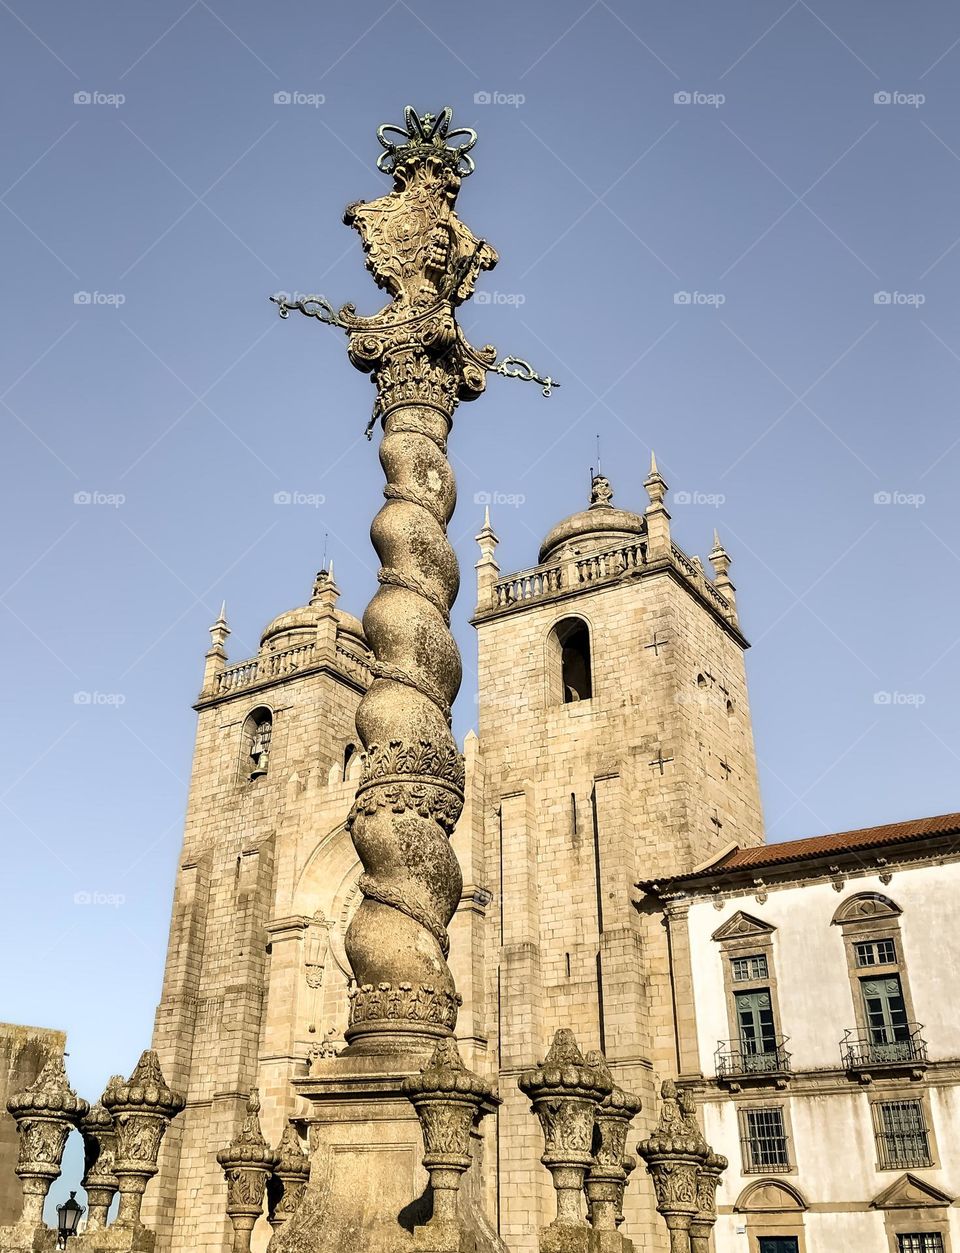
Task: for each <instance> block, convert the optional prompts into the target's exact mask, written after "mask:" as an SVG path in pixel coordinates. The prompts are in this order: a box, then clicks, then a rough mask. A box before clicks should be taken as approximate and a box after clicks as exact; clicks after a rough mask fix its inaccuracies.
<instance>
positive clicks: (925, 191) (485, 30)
mask: <svg viewBox="0 0 960 1253" xmlns="http://www.w3.org/2000/svg"><path fill="white" fill-rule="evenodd" d="M181 4H182V7H181ZM181 4H176V5H171V4H161V3H159V2H157V0H127V2H126V3H123V4H121V3H116V2H108V0H88V2H87V3H84V4H82V5H78V4H75V3H66V2H61V0H49V2H47V0H44V2H42V3H37V4H32V5H28V4H27V3H26V0H9V2H6V0H0V47H2V56H3V62H4V66H3V73H2V74H0V92H2V95H3V101H4V106H5V117H6V125H5V126H4V128H3V135H2V139H0V143H2V146H3V160H2V174H0V183H2V188H3V191H2V199H0V224H2V235H0V239H2V247H3V282H2V288H3V295H2V310H3V325H2V340H0V342H2V351H3V364H2V376H0V394H2V397H3V399H2V407H0V414H2V418H3V423H4V432H5V435H4V441H5V445H4V461H5V463H6V466H7V470H8V480H7V487H6V490H5V491H4V493H3V495H2V505H3V510H4V515H5V527H4V535H5V543H4V545H3V550H2V563H3V573H2V587H3V589H4V590H3V593H2V608H3V612H2V614H0V622H2V624H3V630H4V645H5V647H4V656H5V658H6V661H7V665H6V667H5V670H6V673H5V679H4V687H5V695H6V697H7V701H6V709H7V713H6V718H5V720H6V731H7V734H6V736H5V737H4V744H5V748H4V766H5V769H4V776H5V777H4V781H3V788H2V791H3V795H2V803H3V808H2V810H0V813H2V816H3V821H4V832H5V842H4V858H5V860H4V865H5V868H6V872H7V875H6V882H7V884H8V890H7V892H6V895H5V899H4V907H3V910H2V912H0V927H2V929H3V951H4V952H5V954H6V956H7V960H6V961H5V962H4V963H3V970H2V975H0V978H2V997H0V1017H3V1018H6V1019H9V1020H13V1021H20V1022H27V1023H37V1024H45V1025H55V1026H60V1027H64V1028H66V1029H67V1030H68V1032H69V1037H70V1043H69V1048H70V1054H71V1057H70V1063H69V1069H70V1074H71V1076H72V1078H73V1080H74V1081H75V1083H76V1085H77V1086H78V1087H79V1088H80V1089H81V1090H82V1091H83V1092H84V1093H85V1094H86V1095H87V1096H89V1097H90V1098H91V1099H92V1098H94V1097H95V1096H96V1095H97V1094H98V1093H99V1092H100V1091H101V1089H102V1086H103V1083H104V1081H105V1079H106V1078H107V1077H108V1075H109V1074H110V1073H111V1072H113V1071H117V1070H122V1071H123V1072H125V1073H126V1072H129V1070H130V1068H131V1067H132V1065H133V1063H134V1062H135V1060H136V1057H137V1055H138V1053H139V1050H140V1049H141V1048H142V1047H143V1046H144V1045H145V1044H146V1043H147V1042H148V1040H149V1036H150V1030H151V1023H152V1014H153V1008H154V1005H155V1003H156V1001H157V998H158V993H159V988H160V979H161V973H162V965H163V957H164V948H165V943H166V931H167V923H168V916H169V909H170V903H171V893H172V886H173V877H174V870H175V866H176V862H177V855H178V848H179V843H180V838H181V824H182V818H183V811H184V804H185V799H186V789H187V776H188V769H189V764H190V755H191V750H192V739H193V725H194V714H193V712H192V710H191V708H190V705H191V702H192V700H193V699H194V698H195V696H196V693H197V690H198V687H199V681H200V675H201V669H202V657H203V652H204V649H205V648H206V647H207V642H208V636H207V627H208V625H209V624H210V623H211V622H212V620H213V619H214V617H215V616H216V612H217V609H218V607H219V604H220V601H221V599H222V598H223V597H226V599H227V603H228V607H229V613H230V622H231V626H232V628H233V635H232V637H231V640H230V649H231V657H233V658H234V659H236V660H239V659H241V658H243V657H245V656H249V655H250V654H251V653H253V652H254V651H255V648H256V643H257V639H258V634H259V631H260V629H261V628H262V626H263V625H264V623H265V622H266V621H267V620H268V619H269V618H270V617H272V616H273V615H274V614H275V613H277V612H279V611H280V610H283V609H286V608H289V607H291V606H293V605H296V604H300V603H302V602H303V601H304V600H305V599H306V597H307V596H308V594H309V591H310V586H311V581H312V577H313V574H314V572H315V570H316V569H317V567H318V566H319V564H320V560H321V557H322V553H323V545H324V534H325V533H329V552H330V553H331V554H332V555H333V556H334V557H335V558H336V565H337V576H338V580H339V582H340V585H341V587H342V589H343V601H342V603H343V604H344V605H345V607H347V608H350V609H352V610H353V611H355V612H360V611H361V610H362V608H363V606H364V604H365V603H366V601H367V600H368V598H369V596H370V595H371V592H372V590H373V588H374V570H375V562H374V559H373V556H372V552H371V550H370V547H369V541H368V538H367V528H368V525H369V520H370V518H371V516H372V514H373V512H374V511H375V510H376V508H377V507H378V503H379V499H380V483H381V476H380V469H379V466H378V464H377V459H376V454H375V451H374V449H373V447H371V445H369V444H367V443H366V442H365V441H364V440H363V439H362V431H363V427H364V424H365V423H366V420H367V417H368V414H369V408H370V403H371V399H372V388H371V386H370V384H369V382H368V380H367V379H366V378H364V377H363V376H361V375H360V374H358V373H357V372H356V371H354V370H353V369H352V368H351V367H350V366H349V364H348V362H347V360H346V356H345V352H344V343H343V339H342V336H340V335H339V333H337V332H334V331H331V330H329V329H327V328H324V327H321V326H320V325H319V324H316V323H310V322H306V321H304V320H303V319H301V318H297V319H291V320H290V321H289V322H287V323H282V322H280V321H279V320H278V319H277V317H276V315H275V313H274V310H273V308H272V306H270V305H269V304H268V303H267V296H268V294H269V293H270V292H273V291H277V290H278V289H286V290H300V291H319V292H322V293H323V294H325V295H327V296H328V297H329V298H330V299H332V300H333V301H334V302H341V301H345V300H353V301H356V302H357V304H358V305H359V307H360V308H361V309H362V310H364V311H373V310H374V309H375V308H377V307H378V297H379V293H377V292H376V290H375V288H374V287H373V284H372V282H371V280H370V279H369V277H368V276H367V275H366V274H365V272H364V270H363V265H362V257H361V251H360V247H359V243H358V240H357V238H356V237H355V235H354V234H353V232H351V231H348V230H347V229H346V228H345V227H343V226H342V225H341V224H340V216H341V212H342V209H343V206H344V205H345V204H346V203H347V202H348V201H351V200H355V199H359V198H369V197H371V196H375V195H379V194H381V193H382V192H383V190H384V189H385V187H386V186H387V183H386V180H385V179H384V178H383V177H382V176H380V175H378V174H377V173H376V170H375V168H374V161H375V158H376V155H377V152H378V148H377V145H376V142H375V139H374V131H375V128H376V126H377V124H378V123H380V122H383V121H392V122H396V121H399V120H400V118H401V116H402V107H403V105H404V104H406V103H408V102H410V103H413V104H415V105H416V106H417V107H418V108H420V109H421V110H427V109H431V110H434V111H436V110H437V108H439V107H440V106H442V105H444V104H450V105H452V106H453V108H454V110H455V117H456V119H457V120H458V121H459V122H461V123H463V124H467V125H471V126H475V127H476V128H477V130H478V131H479V132H480V142H479V143H478V145H477V148H476V151H475V156H476V159H477V173H476V175H475V176H474V177H473V178H471V179H470V180H469V181H467V182H466V183H465V184H464V189H463V192H462V195H461V199H460V209H461V212H462V215H463V217H464V219H465V220H466V221H467V222H468V223H469V224H470V226H471V227H472V229H473V230H474V231H475V232H476V233H477V234H478V235H482V236H484V237H485V238H487V239H489V240H490V241H491V242H492V243H493V244H494V245H495V246H496V247H497V248H498V249H499V251H500V253H501V256H502V261H501V264H500V266H499V267H498V269H497V270H496V271H494V272H493V273H492V274H490V275H487V276H485V278H484V279H483V282H482V289H483V291H484V292H485V293H497V296H496V297H494V298H493V299H491V300H490V301H489V302H488V303H486V304H485V305H479V304H476V303H474V304H473V305H472V306H471V307H469V308H467V309H466V310H464V317H463V321H464V325H465V327H466V329H467V332H468V334H469V335H470V337H471V338H472V339H473V340H474V342H477V343H484V342H487V341H491V342H494V343H496V344H497V345H498V347H499V348H500V349H501V351H503V352H511V353H517V354H519V355H521V356H526V357H528V358H529V359H530V360H532V361H533V362H534V363H535V364H536V365H537V367H538V368H540V369H542V370H543V371H546V372H549V373H551V374H552V375H554V377H557V378H560V379H561V380H562V383H563V386H562V387H561V389H560V390H559V391H558V392H557V393H556V394H555V395H554V397H553V398H552V399H550V400H549V401H546V400H543V399H542V398H541V397H540V396H539V394H538V392H537V390H536V389H535V388H533V387H529V386H524V385H522V384H519V383H508V382H506V381H504V380H501V379H492V380H491V382H490V386H489V390H488V394H487V396H486V397H485V398H484V399H483V400H482V401H480V402H479V403H477V404H476V405H472V406H465V407H464V408H463V409H461V411H460V414H459V420H458V424H457V427H456V430H455V434H454V438H453V441H452V449H453V453H454V460H455V465H456V470H457V474H458V478H459V483H460V505H459V507H458V511H457V514H456V517H455V519H454V523H453V527H452V534H453V536H454V538H455V541H456V545H457V549H458V552H459V554H460V557H461V560H462V563H463V566H464V570H465V577H464V584H465V590H464V594H463V595H462V597H461V600H460V602H459V604H458V606H457V611H456V628H457V633H458V638H459V640H460V642H461V645H462V648H463V650H464V653H465V659H466V664H465V683H464V689H463V692H462V694H461V698H460V703H459V706H458V712H457V718H456V725H457V730H458V732H459V733H460V734H461V735H462V734H463V732H464V731H465V730H466V729H467V728H468V727H469V726H470V724H471V722H472V720H473V716H474V668H473V657H474V642H473V638H472V631H471V628H470V627H469V626H468V625H467V617H468V615H469V612H470V609H471V607H472V604H473V594H472V578H473V570H472V566H473V562H474V560H475V556H476V551H475V547H474V545H473V541H472V537H473V535H474V533H475V531H476V529H477V525H478V523H479V521H480V517H481V514H482V509H481V508H480V506H479V505H477V504H475V503H474V497H475V494H476V493H478V492H491V493H502V494H504V495H505V496H513V497H516V496H520V497H522V498H523V503H522V504H520V505H511V506H506V505H504V506H500V507H495V508H494V523H495V525H496V528H497V530H498V532H499V534H500V536H501V538H502V541H503V543H502V546H501V549H500V557H501V563H502V567H503V569H504V570H505V571H508V570H513V569H518V568H522V567H525V566H528V565H530V564H532V563H533V562H534V561H535V560H536V550H537V546H538V542H539V540H540V538H541V537H542V535H543V534H544V533H545V532H546V531H547V530H548V528H549V527H550V526H551V525H552V524H553V523H554V522H555V521H556V520H557V519H558V518H559V517H560V516H562V515H564V514H566V513H569V512H571V511H573V510H574V509H575V508H578V507H580V506H581V505H582V504H583V503H584V500H585V496H586V487H587V474H588V467H589V465H590V464H591V461H592V460H593V454H594V440H595V436H596V434H597V433H598V432H599V433H600V434H601V437H602V442H603V460H604V467H605V469H606V470H607V472H608V473H609V475H610V477H611V478H612V479H613V482H614V486H615V489H616V495H617V501H618V503H621V504H624V505H627V506H632V507H639V506H640V505H642V503H643V500H644V497H643V493H642V488H641V483H642V480H643V478H644V475H645V471H646V466H647V462H648V458H649V451H650V447H651V445H653V446H655V448H656V451H657V455H658V459H659V462H660V466H661V469H662V471H663V473H664V475H665V477H666V478H667V480H668V482H669V484H670V487H671V499H672V502H673V503H672V505H671V509H672V513H673V519H674V533H675V536H676V538H677V539H678V540H679V542H680V543H681V544H682V545H683V546H684V547H686V548H687V550H688V551H691V552H699V553H701V554H702V555H705V554H706V551H707V550H708V548H709V546H710V539H711V535H712V531H713V528H714V526H717V527H718V528H719V530H720V533H721V535H722V537H723V539H724V540H725V542H726V544H727V547H728V548H729V550H730V552H731V554H732V556H733V558H734V566H733V575H734V578H735V581H736V583H737V586H738V591H739V596H740V604H741V607H742V621H743V624H744V627H745V630H746V632H747V634H748V636H749V637H750V638H751V640H752V642H753V645H754V648H753V650H752V652H751V653H750V654H749V658H748V661H749V672H750V680H751V694H752V704H753V714H754V722H755V729H756V737H757V745H758V750H759V756H760V762H761V773H762V785H763V796H764V802H765V807H766V813H767V819H768V826H769V835H770V838H772V839H783V838H788V837H791V836H799V835H808V834H816V833H820V832H824V831H829V830H837V829H843V828H845V827H849V826H856V825H865V824H870V823H876V822H886V821H892V820H895V819H898V818H905V817H910V816H917V815H922V814H928V813H936V812H941V811H945V810H951V809H956V808H960V797H958V788H957V785H956V782H955V779H956V775H957V765H958V746H960V736H958V701H957V681H956V674H957V661H958V659H960V648H958V646H957V645H958V626H957V620H958V595H957V586H958V574H960V541H958V528H957V510H956V504H955V502H956V486H955V484H956V479H957V473H958V469H960V443H958V442H957V441H958V439H960V430H958V426H957V420H956V409H957V405H956V397H957V391H958V383H960V311H958V306H957V300H956V297H955V292H956V290H957V286H958V282H957V280H958V272H960V246H958V236H960V127H958V122H957V119H958V116H960V109H958V103H960V100H958V95H960V79H958V72H957V71H958V66H960V43H958V40H960V15H958V13H957V11H956V9H955V7H954V6H951V5H948V4H944V3H929V4H925V5H923V6H921V7H920V8H911V7H910V6H904V5H902V4H898V3H893V2H892V0H873V2H872V3H866V2H865V0H851V3H848V4H845V5H842V6H825V5H822V4H817V3H814V4H813V5H810V4H807V3H806V2H805V0H794V2H793V3H790V2H789V0H782V3H777V4H771V3H757V2H753V3H735V4H728V5H716V4H714V3H707V2H702V3H701V2H696V3H681V4H668V3H659V4H646V3H644V4H630V3H627V0H609V3H608V2H607V0H595V2H594V3H591V4H590V5H589V6H586V5H583V4H580V3H572V2H571V0H554V2H552V3H546V2H541V3H516V0H514V2H513V3H509V4H507V3H503V2H502V0H492V2H490V3H487V4H485V5H482V6H477V5H466V4H449V3H440V2H439V0H392V2H388V0H375V2H374V3H371V4H367V5H355V4H353V5H351V4H339V3H338V4H318V3H316V2H315V0H310V2H309V3H308V2H306V0H290V2H289V3H287V4H285V5H283V6H279V7H278V6H268V5H264V4H262V3H256V4H255V3H252V2H251V0H234V2H233V3H231V4H230V5H226V4H224V3H223V0H219V3H218V0H210V2H209V3H208V2H207V0H195V2H194V3H190V4H186V2H185V0H181ZM284 92H286V93H290V94H294V93H300V94H301V97H310V96H312V97H314V101H315V103H313V104H311V103H308V102H306V101H304V102H303V103H290V104H276V103H274V96H275V93H284ZM75 93H87V94H88V95H89V96H91V97H92V99H91V100H90V102H89V103H75V102H74V98H75ZM477 93H487V95H488V96H491V97H493V99H491V100H490V101H489V102H485V101H484V100H483V98H482V96H478V97H477V99H475V96H476V95H477ZM678 93H681V98H680V100H678V99H676V98H675V97H676V96H677V94H678ZM682 93H686V94H687V96H688V97H689V102H687V103H684V102H683V99H682ZM877 93H887V95H888V97H892V98H891V99H889V100H888V102H883V99H882V96H881V99H880V102H878V101H877V100H876V99H875V96H876V95H877ZM118 96H122V97H124V98H123V100H122V101H120V100H118V98H117V97H118ZM318 97H323V100H322V103H320V102H319V100H318V99H317V98H318ZM918 97H920V98H918ZM498 101H499V102H498ZM681 292H689V293H695V294H696V296H695V298H692V299H691V300H690V302H689V303H686V304H683V303H677V300H676V296H677V293H681ZM77 293H91V299H90V301H89V302H88V303H77V299H82V297H79V298H78V297H77V295H76V294H77ZM877 293H891V294H892V295H891V298H890V300H889V302H887V303H878V302H877V297H876V294H877ZM94 294H95V295H94ZM720 298H722V303H721V300H720ZM121 299H122V303H120V300H121ZM881 299H882V298H881ZM285 491H286V492H299V493H303V494H305V495H322V496H323V497H325V503H324V504H323V505H322V506H320V507H312V506H309V505H286V506H284V505H277V504H275V503H274V496H275V493H278V492H285ZM77 493H90V494H99V495H98V496H97V497H96V500H98V501H100V503H96V501H94V502H92V503H88V504H77V503H74V501H75V495H76V494H77ZM877 493H887V494H888V495H889V496H890V497H892V499H891V500H890V501H889V503H876V502H875V496H876V494H877ZM118 496H122V497H123V501H122V503H118V502H117V500H116V497H118ZM106 498H113V502H112V503H110V501H109V499H106ZM684 499H686V502H687V503H684ZM78 693H96V694H98V695H97V697H96V698H94V699H93V700H91V702H90V703H87V704H81V703H77V694H78ZM877 693H896V694H898V695H897V698H895V699H892V700H891V701H890V703H888V704H878V703H877V702H876V694H877ZM120 701H122V703H119V702H120ZM76 893H89V894H92V895H93V896H94V898H95V899H99V898H110V899H113V900H114V902H115V903H113V904H107V903H101V904H93V903H91V904H86V905H84V904H75V903H74V899H75V894H76ZM117 897H122V898H123V899H122V902H121V903H117V902H116V899H115V898H117Z"/></svg>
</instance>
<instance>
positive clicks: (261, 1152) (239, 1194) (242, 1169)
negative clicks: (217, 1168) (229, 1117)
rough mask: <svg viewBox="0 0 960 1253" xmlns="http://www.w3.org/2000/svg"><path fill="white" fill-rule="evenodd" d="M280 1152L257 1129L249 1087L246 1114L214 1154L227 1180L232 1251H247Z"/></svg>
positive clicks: (255, 1100)
mask: <svg viewBox="0 0 960 1253" xmlns="http://www.w3.org/2000/svg"><path fill="white" fill-rule="evenodd" d="M278 1158H279V1154H277V1153H275V1152H274V1151H273V1149H272V1148H271V1147H270V1145H269V1144H267V1142H266V1140H265V1139H264V1138H263V1132H262V1131H261V1130H260V1094H259V1092H258V1091H257V1089H256V1088H251V1089H250V1097H249V1099H248V1100H247V1116H246V1118H244V1120H243V1123H242V1124H241V1127H240V1130H239V1131H238V1132H237V1134H236V1136H234V1138H233V1140H232V1142H231V1143H230V1144H229V1145H228V1146H227V1147H226V1148H225V1149H221V1150H220V1152H219V1153H218V1154H217V1161H218V1162H219V1163H220V1165H221V1166H222V1167H223V1173H224V1177H225V1178H226V1181H227V1214H228V1215H229V1218H230V1221H231V1222H232V1223H233V1253H250V1237H251V1235H252V1233H253V1228H254V1225H255V1224H256V1221H257V1219H258V1218H259V1217H260V1215H261V1214H262V1213H263V1197H264V1193H265V1192H266V1189H267V1176H268V1175H270V1174H271V1173H272V1171H273V1168H274V1167H275V1166H276V1164H277V1161H278Z"/></svg>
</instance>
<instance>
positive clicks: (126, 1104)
mask: <svg viewBox="0 0 960 1253" xmlns="http://www.w3.org/2000/svg"><path fill="white" fill-rule="evenodd" d="M100 1099H101V1103H102V1105H103V1106H104V1108H105V1109H106V1110H107V1112H108V1113H109V1114H110V1115H111V1116H112V1118H113V1122H114V1126H115V1128H116V1133H117V1146H116V1154H115V1159H114V1173H115V1174H116V1176H117V1179H118V1180H119V1188H120V1208H119V1210H118V1212H117V1219H116V1222H117V1225H118V1226H122V1227H134V1228H136V1227H139V1226H140V1205H141V1202H142V1200H143V1192H144V1189H145V1188H146V1186H147V1182H148V1180H150V1179H151V1178H152V1177H153V1176H154V1175H155V1174H156V1173H157V1155H158V1154H159V1152H160V1142H161V1140H162V1139H163V1137H164V1134H165V1132H166V1130H167V1127H168V1126H169V1125H170V1122H171V1120H172V1119H173V1118H175V1117H176V1115H177V1114H179V1112H180V1111H181V1110H182V1109H183V1107H184V1104H185V1103H186V1102H185V1099H184V1097H183V1096H182V1095H181V1093H179V1092H175V1091H174V1090H173V1089H172V1088H170V1087H168V1086H167V1082H166V1080H165V1079H164V1077H163V1072H162V1070H161V1069H160V1059H159V1058H158V1057H157V1055H156V1053H155V1052H154V1051H153V1049H145V1050H144V1052H143V1053H142V1054H141V1056H140V1060H139V1061H138V1062H137V1064H136V1066H135V1067H134V1069H133V1073H132V1074H131V1075H130V1077H129V1079H124V1078H123V1076H122V1075H114V1076H113V1078H112V1079H111V1080H110V1081H109V1083H108V1084H107V1086H106V1089H105V1091H104V1093H103V1096H102V1097H101V1098H100Z"/></svg>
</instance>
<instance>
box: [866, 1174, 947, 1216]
mask: <svg viewBox="0 0 960 1253" xmlns="http://www.w3.org/2000/svg"><path fill="white" fill-rule="evenodd" d="M952 1201H953V1198H952V1197H950V1196H948V1195H947V1194H946V1192H941V1191H940V1189H939V1188H935V1187H934V1186H933V1184H932V1183H927V1181H926V1180H925V1179H919V1178H918V1177H917V1176H916V1175H911V1174H910V1173H909V1172H908V1173H907V1174H905V1175H901V1176H900V1178H899V1179H895V1180H894V1182H893V1183H891V1184H890V1186H889V1187H888V1188H884V1190H883V1191H882V1192H881V1193H880V1195H879V1196H875V1197H874V1198H873V1200H872V1201H871V1202H870V1204H871V1205H872V1206H873V1208H874V1209H924V1208H927V1207H932V1208H938V1207H942V1206H944V1205H950V1204H951V1203H952Z"/></svg>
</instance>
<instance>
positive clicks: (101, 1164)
mask: <svg viewBox="0 0 960 1253" xmlns="http://www.w3.org/2000/svg"><path fill="white" fill-rule="evenodd" d="M80 1134H81V1135H82V1136H83V1181H82V1182H83V1186H84V1188H85V1189H86V1193H87V1227H86V1230H87V1231H90V1232H93V1231H100V1230H102V1229H103V1228H104V1227H106V1225H107V1213H108V1211H109V1209H110V1206H111V1204H112V1202H113V1198H114V1195H115V1194H116V1191H117V1188H118V1187H119V1185H120V1181H119V1180H118V1179H117V1176H116V1172H115V1169H114V1167H115V1163H116V1152H117V1129H116V1127H115V1126H114V1124H113V1117H112V1116H111V1114H110V1113H109V1112H108V1111H107V1110H106V1109H104V1107H103V1105H102V1103H101V1102H100V1101H98V1102H97V1103H96V1105H94V1106H92V1107H91V1109H90V1112H89V1114H87V1116H86V1117H85V1118H84V1119H83V1120H82V1122H81V1123H80Z"/></svg>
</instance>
